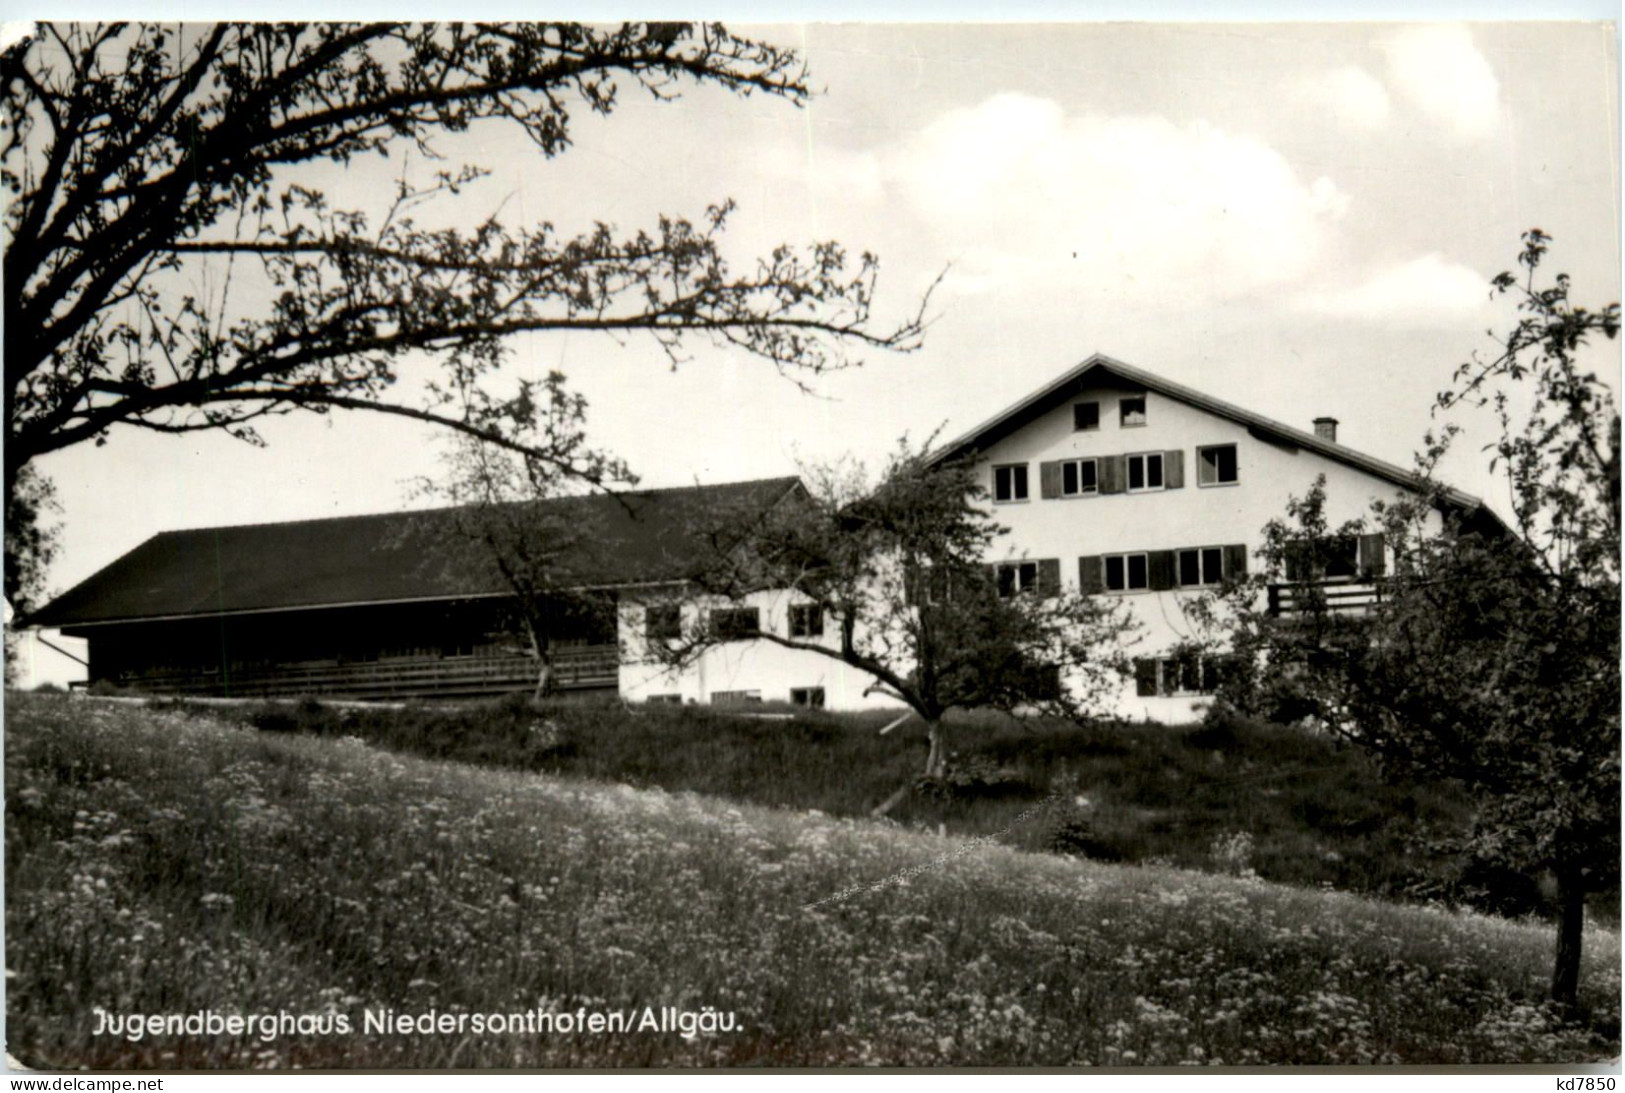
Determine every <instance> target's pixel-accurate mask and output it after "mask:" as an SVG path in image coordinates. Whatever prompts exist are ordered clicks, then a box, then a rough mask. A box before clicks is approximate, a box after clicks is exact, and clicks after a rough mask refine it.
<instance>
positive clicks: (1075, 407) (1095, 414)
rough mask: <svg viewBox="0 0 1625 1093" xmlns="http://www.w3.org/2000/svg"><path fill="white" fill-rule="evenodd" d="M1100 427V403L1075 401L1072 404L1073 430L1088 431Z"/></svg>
mask: <svg viewBox="0 0 1625 1093" xmlns="http://www.w3.org/2000/svg"><path fill="white" fill-rule="evenodd" d="M1098 428H1100V403H1098V402H1074V403H1073V404H1072V430H1073V432H1078V433H1082V432H1087V431H1088V430H1090V429H1098Z"/></svg>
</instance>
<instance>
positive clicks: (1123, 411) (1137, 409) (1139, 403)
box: [1117, 395, 1145, 429]
mask: <svg viewBox="0 0 1625 1093" xmlns="http://www.w3.org/2000/svg"><path fill="white" fill-rule="evenodd" d="M1117 420H1118V424H1119V425H1121V426H1122V427H1123V428H1125V429H1126V428H1129V427H1130V426H1133V425H1144V424H1145V396H1144V395H1135V396H1133V397H1132V398H1125V399H1119V400H1118V401H1117Z"/></svg>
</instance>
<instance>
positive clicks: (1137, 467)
mask: <svg viewBox="0 0 1625 1093" xmlns="http://www.w3.org/2000/svg"><path fill="white" fill-rule="evenodd" d="M1162 488H1163V481H1162V453H1161V452H1141V453H1140V454H1139V455H1131V456H1129V457H1128V492H1130V493H1149V492H1150V491H1152V490H1160V489H1162Z"/></svg>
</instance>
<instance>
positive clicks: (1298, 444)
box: [29, 355, 1494, 720]
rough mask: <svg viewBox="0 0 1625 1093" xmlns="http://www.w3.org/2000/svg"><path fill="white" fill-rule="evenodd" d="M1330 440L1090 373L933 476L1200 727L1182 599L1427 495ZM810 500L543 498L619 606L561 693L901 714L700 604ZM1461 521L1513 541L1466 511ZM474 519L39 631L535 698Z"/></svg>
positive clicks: (165, 573)
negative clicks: (971, 497) (985, 509)
mask: <svg viewBox="0 0 1625 1093" xmlns="http://www.w3.org/2000/svg"><path fill="white" fill-rule="evenodd" d="M1336 427H1337V422H1335V421H1333V420H1331V419H1329V418H1324V419H1320V420H1318V421H1317V422H1316V423H1315V430H1314V432H1307V431H1302V430H1298V429H1294V428H1291V427H1289V426H1286V425H1283V424H1281V423H1279V422H1275V421H1271V420H1269V419H1268V418H1264V417H1262V416H1260V415H1257V414H1254V413H1251V412H1249V411H1246V410H1243V409H1241V408H1240V407H1237V406H1233V405H1231V404H1229V403H1226V402H1221V401H1219V400H1217V399H1214V398H1210V397H1208V396H1207V395H1204V394H1202V393H1200V392H1197V391H1194V390H1192V389H1190V388H1187V387H1184V386H1182V385H1179V384H1176V383H1172V382H1169V381H1167V380H1164V379H1162V378H1161V377H1159V376H1156V375H1154V374H1152V373H1150V372H1147V371H1145V370H1143V369H1139V368H1135V367H1132V366H1130V365H1127V364H1123V363H1121V362H1119V361H1115V360H1111V359H1110V358H1107V357H1104V356H1099V355H1097V356H1094V357H1091V358H1089V359H1088V360H1087V361H1085V362H1084V363H1083V364H1081V365H1079V366H1078V367H1076V368H1074V369H1072V370H1070V371H1069V372H1067V373H1066V374H1064V375H1062V376H1061V377H1059V378H1058V379H1056V380H1055V381H1054V382H1052V383H1050V384H1049V385H1047V386H1045V387H1044V388H1042V389H1041V390H1038V391H1036V392H1033V393H1032V394H1030V395H1028V396H1026V397H1025V398H1022V399H1021V400H1019V401H1017V402H1016V403H1014V404H1013V405H1011V406H1010V407H1009V408H1007V409H1006V410H1004V411H1003V412H1001V413H999V414H998V415H996V416H994V417H993V418H991V419H989V420H988V421H986V422H984V423H983V424H981V425H979V426H977V427H976V428H975V429H972V430H971V431H969V432H968V433H966V434H964V435H963V436H961V437H959V438H957V439H956V440H955V441H953V442H952V443H951V444H949V445H948V446H947V447H945V448H943V449H942V450H941V451H940V452H939V453H937V455H936V458H937V459H940V460H947V459H952V458H971V459H973V460H975V461H976V463H977V464H978V466H979V467H981V468H982V473H984V474H985V475H986V484H987V488H988V491H989V496H990V498H991V504H992V505H993V506H994V509H995V515H996V517H997V519H998V521H999V522H1000V523H1001V524H1002V525H1004V526H1005V527H1007V528H1008V532H1007V534H1006V535H1005V536H1004V537H1003V540H1002V541H1001V542H1000V543H999V544H998V550H997V556H996V557H995V558H993V559H990V561H992V562H994V563H996V564H997V565H998V566H999V587H1000V590H1001V594H1012V595H1013V594H1020V593H1023V592H1034V593H1041V592H1042V590H1043V589H1044V588H1046V587H1052V586H1055V585H1056V584H1057V582H1064V583H1065V584H1066V585H1069V586H1072V587H1078V588H1081V589H1083V590H1085V591H1089V592H1094V593H1098V594H1101V595H1110V596H1123V597H1129V598H1131V600H1132V602H1133V605H1134V608H1135V614H1136V615H1137V617H1138V619H1139V621H1140V623H1141V630H1140V639H1139V644H1138V645H1137V647H1136V653H1137V656H1138V659H1137V662H1136V667H1137V671H1136V673H1135V678H1134V679H1132V680H1126V681H1125V682H1124V687H1123V692H1122V694H1121V697H1120V701H1119V702H1118V709H1117V712H1118V713H1119V714H1121V715H1123V716H1130V717H1148V718H1151V719H1155V720H1172V719H1180V718H1186V717H1189V716H1190V715H1191V714H1192V713H1193V712H1194V708H1195V706H1196V704H1198V703H1199V702H1200V701H1201V699H1202V697H1203V696H1204V694H1206V693H1208V692H1210V691H1211V688H1212V678H1211V673H1209V672H1207V671H1204V670H1203V669H1202V667H1201V666H1200V665H1196V666H1194V667H1193V666H1192V665H1191V664H1190V663H1189V661H1185V660H1180V661H1176V660H1175V659H1173V658H1171V657H1169V656H1167V655H1166V654H1167V651H1168V650H1171V649H1172V648H1174V647H1175V646H1176V645H1178V644H1179V643H1180V642H1181V641H1182V640H1185V639H1187V638H1189V637H1190V636H1191V635H1190V634H1189V633H1188V632H1187V630H1186V627H1185V624H1184V616H1183V612H1182V611H1181V604H1182V601H1183V600H1184V598H1186V597H1188V596H1189V595H1190V594H1191V593H1193V592H1196V591H1199V590H1201V589H1203V588H1207V587H1210V586H1212V585H1214V584H1217V583H1218V582H1220V581H1221V580H1223V579H1224V578H1225V577H1227V576H1231V575H1235V574H1239V573H1244V572H1245V571H1246V570H1247V567H1248V566H1249V565H1251V564H1255V563H1254V562H1253V561H1252V560H1251V559H1252V552H1253V551H1254V550H1255V549H1256V548H1257V547H1258V545H1259V544H1258V538H1259V533H1260V529H1261V528H1262V527H1263V525H1264V524H1265V523H1266V522H1267V521H1268V520H1270V519H1271V518H1273V517H1277V516H1279V515H1280V514H1281V513H1282V512H1283V511H1284V508H1285V505H1286V502H1287V499H1288V498H1289V497H1290V496H1292V495H1295V494H1296V495H1302V494H1303V493H1304V492H1305V491H1307V490H1308V488H1309V487H1310V485H1311V484H1312V483H1313V481H1314V480H1315V478H1316V477H1317V476H1320V475H1324V476H1325V477H1326V479H1327V483H1328V485H1327V492H1328V505H1329V512H1328V516H1329V517H1330V518H1331V520H1332V521H1333V523H1340V522H1342V521H1344V520H1348V519H1357V518H1359V517H1361V516H1363V515H1365V514H1366V513H1367V512H1368V510H1369V506H1370V503H1371V501H1372V500H1374V499H1376V498H1379V497H1387V496H1392V495H1393V494H1394V493H1395V492H1396V491H1397V490H1403V489H1406V488H1410V487H1413V486H1414V484H1415V480H1414V476H1413V475H1412V474H1411V473H1410V472H1408V471H1405V470H1403V469H1401V468H1399V467H1396V466H1394V465H1392V464H1389V463H1385V462H1383V461H1381V460H1378V459H1374V458H1372V457H1370V456H1367V455H1363V454H1361V453H1359V452H1356V451H1353V450H1351V449H1349V448H1346V447H1343V446H1342V445H1340V444H1338V443H1337V435H1336ZM802 489H803V487H802V486H801V484H800V483H799V482H798V481H797V480H796V479H794V478H779V479H769V480H763V481H755V482H740V483H732V484H727V485H719V486H709V487H694V488H689V489H677V490H655V491H645V492H639V493H632V494H627V495H622V496H619V497H606V496H594V497H580V498H569V499H561V500H558V501H550V502H545V503H543V505H544V506H545V518H546V520H547V521H548V522H549V523H550V524H551V525H552V526H558V527H568V528H571V529H574V534H575V535H576V536H578V537H579V538H580V539H581V540H582V541H584V542H590V545H591V549H590V550H582V551H574V550H572V549H571V548H569V547H568V546H566V547H565V548H564V549H563V550H562V551H561V553H562V554H564V555H570V554H579V557H575V558H573V559H572V558H568V557H567V558H565V559H564V565H563V568H562V571H563V572H565V573H567V574H568V582H567V583H568V585H569V587H570V588H571V589H573V590H574V591H575V592H576V593H578V594H579V593H590V597H591V598H592V600H593V602H596V603H597V604H599V605H600V606H601V610H597V611H590V612H579V611H578V612H573V613H560V615H559V616H558V617H557V618H556V619H554V620H553V621H552V622H551V623H550V625H549V626H548V633H546V634H545V635H543V640H544V643H545V645H546V646H547V648H548V649H549V652H550V656H549V659H550V661H551V663H552V678H553V683H554V685H555V686H556V687H558V688H559V689H561V690H566V691H572V690H574V691H587V690H598V691H603V692H609V693H614V692H618V693H619V694H620V695H622V696H623V697H624V698H627V699H629V700H633V701H665V702H710V703H741V702H753V701H761V700H767V701H773V700H777V701H787V702H794V703H799V704H804V705H810V706H828V707H831V708H841V709H852V708H858V707H861V706H867V705H878V704H886V703H887V702H888V701H889V700H886V699H883V698H880V697H878V696H876V695H873V694H871V693H870V692H869V691H868V684H869V682H870V681H869V680H868V679H867V678H866V677H864V676H863V674H862V673H860V672H857V671H855V670H852V669H849V668H847V667H845V666H844V665H842V664H840V663H838V662H837V661H835V660H833V659H830V658H827V657H822V656H819V655H817V654H813V653H808V652H804V651H798V650H791V649H786V648H783V647H782V646H778V645H774V644H772V643H769V642H765V641H760V640H753V639H752V638H751V637H750V635H751V634H753V633H756V632H759V631H760V630H770V631H772V632H776V633H779V634H782V635H784V636H788V637H796V638H799V639H804V640H805V639H809V638H810V639H813V640H818V639H820V638H821V637H824V635H823V634H822V629H823V626H822V623H823V619H822V617H821V613H820V612H819V611H817V610H814V609H810V605H808V604H806V603H804V602H801V597H799V594H796V593H789V592H771V591H768V592H760V593H756V594H754V595H752V596H751V597H749V598H748V599H747V600H746V601H744V602H743V603H742V604H740V603H734V604H726V605H724V604H721V603H701V602H695V601H693V600H691V599H686V598H685V595H684V589H685V585H686V583H687V581H688V578H690V577H691V576H692V575H693V574H694V573H695V572H697V567H699V566H701V565H703V564H705V562H706V552H708V551H714V550H715V549H717V545H718V533H719V530H720V529H724V528H726V527H727V526H729V525H730V524H732V525H735V526H737V523H738V521H740V520H742V519H743V520H748V519H750V518H751V517H752V515H753V514H756V515H760V514H763V513H766V512H767V511H769V510H770V509H772V508H774V507H775V506H780V505H793V504H795V503H796V502H797V499H798V497H800V496H803V494H802V492H801V491H802ZM1449 503H1450V504H1452V505H1455V506H1459V507H1460V509H1461V510H1462V511H1463V512H1465V513H1467V514H1469V516H1470V517H1471V518H1478V519H1484V520H1489V521H1493V520H1494V517H1493V515H1492V514H1489V513H1488V511H1487V510H1485V509H1484V508H1483V506H1482V505H1481V504H1480V502H1478V501H1477V500H1476V499H1474V498H1471V497H1468V496H1466V495H1464V494H1452V495H1451V496H1450V497H1449ZM457 512H458V510H435V511H430V512H418V513H393V514H386V515H377V516H359V517H343V518H336V519H325V520H309V521H300V522H293V523H280V524H261V525H253V526H246V527H224V528H205V529H199V530H191V531H175V532H166V533H164V534H161V535H158V536H155V537H154V538H152V539H150V540H148V541H147V542H145V543H143V544H141V545H140V546H138V547H137V548H135V549H134V550H132V551H131V552H130V553H128V554H126V555H124V556H123V557H122V558H119V559H118V560H117V561H115V562H113V563H112V564H111V565H109V566H108V567H106V568H105V569H103V570H101V571H100V572H98V573H96V574H95V575H94V576H92V577H90V578H89V579H88V580H86V581H84V582H83V583H82V584H80V585H78V586H77V587H75V588H73V589H72V590H70V591H69V592H67V593H66V594H64V595H63V596H61V597H59V598H58V599H57V600H55V601H54V602H52V603H51V604H49V605H48V606H46V607H45V608H44V609H43V610H41V611H40V612H38V613H37V614H36V615H35V616H33V618H32V619H30V620H29V621H30V623H31V624H32V625H38V626H52V627H59V628H61V629H62V631H63V632H64V633H66V634H68V635H70V636H75V637H83V638H86V639H88V640H89V646H90V677H91V680H92V681H96V680H108V681H113V682H118V683H123V684H127V685H132V686H136V687H141V688H144V689H149V690H154V691H164V692H175V693H186V694H214V695H295V694H330V695H345V696H352V697H358V698H384V697H405V696H443V697H453V696H471V695H482V694H495V693H501V692H504V691H511V690H517V689H523V688H525V687H528V686H530V685H531V684H532V683H533V682H534V681H535V679H536V675H537V662H536V660H535V659H534V657H533V656H531V655H530V654H529V653H527V652H526V651H525V650H524V649H523V648H522V645H523V643H522V642H520V641H519V640H518V639H517V637H516V635H515V630H516V627H515V624H514V620H513V618H512V611H511V603H512V601H513V600H514V585H513V582H512V580H511V579H510V578H509V577H507V576H505V575H504V573H503V572H501V567H500V566H499V565H498V564H496V563H495V562H494V560H493V556H492V552H491V551H490V550H488V549H486V548H485V546H484V545H483V544H482V543H480V542H478V541H477V540H478V538H479V537H478V536H470V535H468V534H466V531H467V529H466V528H460V527H459V526H458V516H457ZM1385 555H1386V552H1385V550H1384V546H1383V543H1382V540H1381V537H1380V536H1379V535H1366V536H1362V537H1360V538H1359V539H1357V540H1353V541H1351V542H1350V543H1349V546H1348V557H1347V559H1346V563H1345V564H1343V565H1341V566H1334V567H1333V570H1332V572H1329V573H1328V574H1327V575H1326V577H1327V580H1328V581H1331V582H1335V583H1337V584H1338V585H1339V588H1338V590H1337V594H1338V596H1339V597H1340V598H1341V599H1340V602H1342V603H1344V604H1346V605H1348V606H1350V607H1352V608H1356V609H1358V608H1359V607H1361V606H1362V605H1365V604H1368V603H1370V602H1372V601H1373V600H1374V599H1375V598H1376V597H1377V596H1378V595H1379V590H1380V585H1381V578H1382V575H1383V573H1384V571H1385V568H1386V565H1387V558H1386V556H1385ZM1285 606H1286V607H1287V608H1288V609H1289V608H1290V604H1287V605H1285ZM702 616H703V617H702ZM747 616H748V617H747ZM695 625H705V626H708V627H711V628H712V629H713V631H718V630H732V631H734V632H737V634H738V635H739V637H738V640H734V641H728V642H725V643H722V644H718V645H716V646H714V647H712V648H710V649H709V650H708V651H707V652H705V653H704V654H703V655H702V656H700V657H698V659H697V660H695V661H693V662H691V663H688V664H685V665H684V666H683V667H681V668H673V667H671V666H669V665H667V664H665V663H663V662H661V661H660V660H658V659H656V658H654V657H651V656H649V655H647V651H648V650H649V649H650V648H651V646H653V645H658V644H660V643H661V642H662V641H664V640H665V638H666V637H668V636H670V635H675V634H677V633H679V632H681V631H682V630H683V628H684V627H692V626H695ZM827 640H830V641H833V635H832V634H831V635H829V636H828V638H827ZM1142 650H1143V653H1142V652H1141V651H1142Z"/></svg>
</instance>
